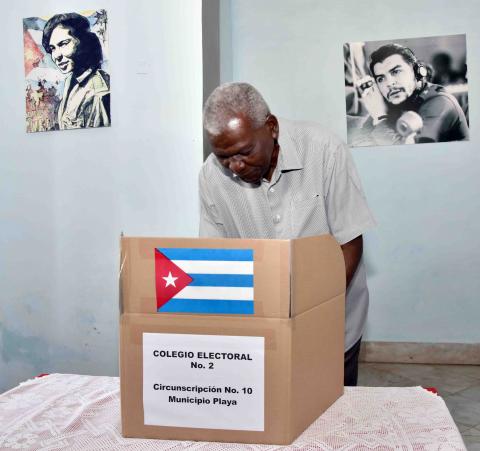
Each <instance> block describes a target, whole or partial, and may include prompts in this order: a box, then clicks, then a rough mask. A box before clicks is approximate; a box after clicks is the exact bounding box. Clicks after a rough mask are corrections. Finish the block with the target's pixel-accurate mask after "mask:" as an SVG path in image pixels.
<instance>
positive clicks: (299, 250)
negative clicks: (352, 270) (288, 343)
mask: <svg viewBox="0 0 480 451" xmlns="http://www.w3.org/2000/svg"><path fill="white" fill-rule="evenodd" d="M291 243H292V260H291V280H292V282H291V283H292V288H291V289H292V315H291V316H292V317H294V316H295V315H299V314H300V313H302V312H305V311H307V310H309V309H311V308H313V307H315V306H316V305H318V304H321V303H322V302H326V301H328V300H330V299H332V298H334V297H335V296H338V295H340V294H342V293H344V292H345V260H344V258H343V253H342V251H341V249H340V246H339V245H338V244H337V242H336V241H335V239H334V238H333V237H332V236H330V235H322V236H316V237H309V238H299V239H296V240H292V241H291Z"/></svg>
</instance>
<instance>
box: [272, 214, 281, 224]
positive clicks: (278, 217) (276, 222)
mask: <svg viewBox="0 0 480 451" xmlns="http://www.w3.org/2000/svg"><path fill="white" fill-rule="evenodd" d="M273 222H274V223H275V224H278V223H279V222H280V215H275V216H274V218H273Z"/></svg>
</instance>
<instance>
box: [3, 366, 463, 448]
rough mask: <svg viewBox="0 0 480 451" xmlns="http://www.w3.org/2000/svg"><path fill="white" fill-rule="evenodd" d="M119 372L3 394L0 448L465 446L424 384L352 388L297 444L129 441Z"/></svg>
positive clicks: (56, 379)
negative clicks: (125, 434) (124, 432)
mask: <svg viewBox="0 0 480 451" xmlns="http://www.w3.org/2000/svg"><path fill="white" fill-rule="evenodd" d="M119 398H120V393H119V379H118V378H116V377H103V376H102V377H99V376H80V375H72V374H51V375H49V376H46V377H42V378H38V379H33V380H29V381H27V382H24V383H22V384H20V385H19V386H18V387H16V388H14V389H12V390H10V391H8V392H6V393H4V394H2V395H0V449H2V450H8V449H28V450H42V451H47V450H59V449H66V450H82V451H84V450H132V451H133V450H135V451H140V450H169V451H174V450H183V449H189V450H217V451H220V450H277V449H292V450H293V449H295V450H299V449H300V450H349V451H354V450H355V451H357V450H376V451H387V450H401V451H409V450H414V451H427V450H428V451H430V450H432V451H433V450H435V451H439V450H465V446H464V444H463V441H462V438H461V436H460V433H459V432H458V429H457V427H456V426H455V424H454V422H453V420H452V417H451V416H450V413H449V412H448V409H447V407H446V406H445V403H444V401H443V400H442V398H440V397H439V396H437V395H435V394H433V393H430V392H428V391H426V390H424V389H423V388H421V387H408V388H376V387H355V388H349V387H346V389H345V394H344V395H343V396H342V397H341V398H340V399H339V400H338V401H337V402H336V403H335V404H334V405H333V406H332V407H331V408H330V409H328V410H327V412H325V413H324V414H323V415H322V416H321V417H320V418H318V419H317V421H315V423H313V424H312V425H311V426H310V427H309V428H308V429H307V430H306V431H305V432H304V433H303V434H302V435H301V436H300V437H299V438H298V439H297V440H296V441H295V442H294V443H293V444H292V445H290V446H285V447H282V446H275V445H244V444H235V443H205V442H189V441H183V442H179V441H178V442H177V441H166V440H139V439H125V438H123V437H122V436H121V434H120V399H119Z"/></svg>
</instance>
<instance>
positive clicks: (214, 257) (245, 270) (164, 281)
mask: <svg viewBox="0 0 480 451" xmlns="http://www.w3.org/2000/svg"><path fill="white" fill-rule="evenodd" d="M155 284H156V295H157V311H158V312H160V313H217V314H226V315H230V314H241V315H253V314H254V302H253V299H254V298H253V249H198V248H196V249H188V248H157V249H155Z"/></svg>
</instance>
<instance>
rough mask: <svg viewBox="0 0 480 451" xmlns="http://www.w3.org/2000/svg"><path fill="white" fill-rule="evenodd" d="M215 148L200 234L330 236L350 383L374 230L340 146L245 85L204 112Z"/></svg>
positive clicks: (206, 168) (221, 91)
mask: <svg viewBox="0 0 480 451" xmlns="http://www.w3.org/2000/svg"><path fill="white" fill-rule="evenodd" d="M204 127H205V130H206V132H207V134H208V137H209V140H210V142H211V145H212V148H213V154H211V155H210V156H209V157H208V158H207V160H206V161H205V163H204V165H203V167H202V170H201V172H200V177H199V183H200V199H201V213H200V236H203V237H225V238H280V239H290V238H297V237H304V236H312V235H320V234H325V233H330V234H332V235H333V236H334V237H335V238H336V239H337V241H338V242H339V244H340V245H341V246H342V250H343V254H344V258H345V269H346V275H347V284H348V289H347V301H346V337H345V351H346V352H345V385H356V382H357V371H358V353H359V349H360V341H361V336H362V333H363V329H364V325H365V320H366V315H367V308H368V289H367V284H366V275H365V268H364V265H363V263H362V233H363V232H365V231H366V230H367V229H369V228H370V227H372V226H373V225H374V220H373V218H372V215H371V213H370V210H369V208H368V206H367V202H366V199H365V196H364V194H363V191H362V187H361V184H360V180H359V177H358V175H357V171H356V170H355V167H354V165H353V161H352V158H351V156H350V153H349V152H348V149H347V148H346V147H345V145H344V144H343V143H342V142H341V141H339V140H338V139H337V138H336V137H335V136H333V135H332V134H331V133H329V132H327V131H326V130H324V129H323V128H321V127H320V126H319V125H317V124H314V123H307V122H292V121H287V120H279V119H277V118H276V117H275V116H274V115H273V114H271V113H270V109H269V107H268V105H267V104H266V102H265V100H264V99H263V97H262V96H261V95H260V93H259V92H258V91H257V90H256V89H255V88H254V87H253V86H251V85H249V84H246V83H228V84H225V85H222V86H220V87H218V88H217V89H215V90H214V91H213V93H212V94H211V95H210V97H209V98H208V100H207V102H206V104H205V107H204Z"/></svg>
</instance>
